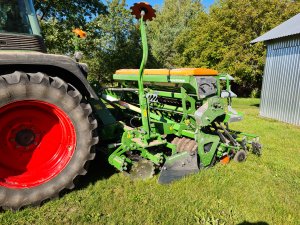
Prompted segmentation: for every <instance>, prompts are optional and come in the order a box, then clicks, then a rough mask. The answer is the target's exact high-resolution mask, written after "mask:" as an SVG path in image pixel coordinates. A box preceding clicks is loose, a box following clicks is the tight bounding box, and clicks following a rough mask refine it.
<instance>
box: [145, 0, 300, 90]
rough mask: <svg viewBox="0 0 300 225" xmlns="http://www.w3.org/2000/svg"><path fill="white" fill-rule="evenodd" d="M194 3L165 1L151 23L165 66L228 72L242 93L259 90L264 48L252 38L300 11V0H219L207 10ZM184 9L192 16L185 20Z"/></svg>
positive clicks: (156, 49) (155, 46)
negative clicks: (253, 42)
mask: <svg viewBox="0 0 300 225" xmlns="http://www.w3.org/2000/svg"><path fill="white" fill-rule="evenodd" d="M195 4H196V1H185V2H184V3H183V2H182V1H165V3H164V6H163V7H162V9H161V10H160V11H159V13H158V16H157V19H156V20H155V21H154V23H153V24H151V28H152V40H151V45H152V50H153V54H154V56H155V57H156V58H157V59H158V60H159V61H160V62H162V63H163V65H164V66H165V67H208V68H212V69H218V70H219V71H220V72H227V73H230V74H232V75H233V76H234V77H235V78H236V83H237V85H238V86H237V85H236V87H238V88H236V90H235V91H236V92H237V93H238V94H239V95H240V96H250V95H251V93H252V92H253V93H254V94H255V93H256V94H258V95H259V90H260V88H261V82H262V75H263V69H264V60H265V53H266V50H265V47H264V46H263V44H262V43H258V44H256V45H253V46H251V45H250V41H251V40H253V39H255V38H256V37H258V36H260V35H262V34H263V33H265V32H267V31H269V30H270V29H272V28H274V27H275V26H277V25H279V24H280V23H282V22H283V21H285V20H287V19H289V18H291V17H292V16H294V15H295V14H297V13H299V12H300V3H299V1H298V2H296V1H291V0H271V1H270V0H254V1H249V0H220V1H218V2H216V3H215V4H214V5H213V6H212V7H211V8H210V10H209V12H208V13H206V12H204V11H203V10H201V7H200V8H196V7H195ZM178 5H180V7H178ZM191 12H192V13H191ZM183 15H192V16H190V17H188V20H187V21H185V18H186V17H184V16H183Z"/></svg>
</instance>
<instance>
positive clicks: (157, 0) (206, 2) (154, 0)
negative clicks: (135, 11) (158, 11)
mask: <svg viewBox="0 0 300 225" xmlns="http://www.w3.org/2000/svg"><path fill="white" fill-rule="evenodd" d="M141 1H142V0H126V2H127V4H128V6H129V7H130V6H132V5H133V4H134V3H137V2H141ZM145 2H148V3H149V4H150V5H152V6H154V5H158V4H159V5H160V4H162V3H163V0H145ZM213 3H214V0H202V4H203V6H204V7H205V8H208V7H209V6H210V5H211V4H213Z"/></svg>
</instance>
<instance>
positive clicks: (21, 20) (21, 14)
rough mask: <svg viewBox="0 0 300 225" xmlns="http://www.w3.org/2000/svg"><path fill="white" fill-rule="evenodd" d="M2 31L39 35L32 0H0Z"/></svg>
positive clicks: (0, 30) (0, 28) (0, 27)
mask: <svg viewBox="0 0 300 225" xmlns="http://www.w3.org/2000/svg"><path fill="white" fill-rule="evenodd" d="M0 32H10V33H23V34H37V35H39V33H40V30H39V24H38V21H37V19H36V15H35V12H34V10H33V7H32V0H0Z"/></svg>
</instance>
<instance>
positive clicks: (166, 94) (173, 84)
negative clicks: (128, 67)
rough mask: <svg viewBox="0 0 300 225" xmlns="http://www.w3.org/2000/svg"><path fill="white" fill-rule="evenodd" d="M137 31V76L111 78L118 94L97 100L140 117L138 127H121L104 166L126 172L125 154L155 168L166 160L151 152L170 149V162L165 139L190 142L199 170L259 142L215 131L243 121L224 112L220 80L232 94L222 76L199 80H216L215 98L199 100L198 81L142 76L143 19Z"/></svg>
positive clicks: (105, 93) (111, 92)
mask: <svg viewBox="0 0 300 225" xmlns="http://www.w3.org/2000/svg"><path fill="white" fill-rule="evenodd" d="M140 30H141V37H142V45H143V58H142V62H141V65H140V69H139V72H138V76H137V75H136V74H125V75H124V74H121V75H120V74H114V76H113V78H114V80H115V81H118V82H119V83H120V84H121V85H122V86H121V88H119V89H118V88H111V89H106V90H104V91H103V94H102V98H103V99H105V100H106V101H107V102H110V104H112V105H113V106H114V107H117V108H118V109H119V110H121V111H124V112H127V113H128V111H131V112H132V116H134V115H137V116H139V117H140V118H141V122H142V123H141V126H140V127H137V128H131V127H128V126H126V125H124V127H123V134H122V138H121V143H120V144H119V147H118V148H117V149H115V148H114V146H112V147H113V148H112V149H111V152H110V155H109V159H108V160H109V163H110V164H111V165H113V166H114V167H115V168H117V169H118V170H120V171H123V170H127V169H128V168H129V167H130V165H131V164H132V163H133V162H132V161H131V160H130V158H128V157H127V153H128V152H132V151H134V152H137V153H138V154H139V155H140V156H141V157H143V158H146V159H148V160H150V161H151V162H153V163H154V164H155V165H160V164H161V163H162V162H163V161H164V160H165V159H167V158H168V155H166V154H165V153H164V151H161V150H159V151H153V148H155V149H170V150H171V155H172V156H173V155H175V154H177V151H176V148H177V146H176V145H175V144H171V143H169V142H168V141H167V139H166V137H168V135H173V136H177V137H187V138H190V139H194V140H195V141H196V142H197V143H198V156H199V158H200V165H201V166H203V167H208V166H210V165H212V164H213V162H214V161H215V159H221V158H223V157H224V156H229V157H233V156H234V154H235V153H236V152H238V151H240V150H248V149H250V148H251V144H252V142H253V141H256V140H257V138H258V137H257V136H256V135H251V134H245V133H241V132H234V131H231V130H229V129H227V130H226V129H225V128H224V126H222V125H220V124H225V125H226V127H227V128H228V122H230V121H231V118H232V117H233V116H235V117H236V118H239V117H242V114H241V113H238V112H237V113H235V112H234V111H232V110H231V111H230V109H229V108H228V110H227V111H226V109H225V104H224V101H223V100H222V99H221V93H222V90H221V89H222V87H221V80H225V82H226V85H225V90H226V91H227V92H228V93H229V92H230V93H231V86H230V79H231V77H230V76H229V75H227V74H219V75H218V76H204V78H207V77H210V78H211V77H214V78H215V79H216V84H217V90H216V93H215V94H214V93H212V94H211V95H209V96H206V97H200V94H199V87H198V85H199V83H198V82H199V79H198V77H196V76H180V75H177V76H170V75H165V74H161V75H157V74H155V75H151V74H150V75H147V76H144V70H145V66H146V64H147V59H148V43H147V35H146V24H145V22H144V20H143V15H142V17H141V19H140ZM197 79H198V80H197ZM166 84H168V85H166ZM169 86H170V87H169ZM136 87H137V88H136ZM134 95H137V96H138V99H139V101H138V102H134V101H133V99H136V98H135V97H133V96H134ZM147 96H148V97H147ZM149 96H153V97H154V99H155V98H164V99H168V100H171V101H175V103H174V104H173V103H161V102H159V101H155V100H153V101H151V100H150V99H149ZM231 97H232V96H230V94H229V97H228V98H227V104H228V106H230V107H231ZM225 136H226V138H225ZM233 136H234V137H233ZM223 139H226V140H223ZM179 156H180V154H179ZM176 158H177V157H176ZM179 158H180V157H179Z"/></svg>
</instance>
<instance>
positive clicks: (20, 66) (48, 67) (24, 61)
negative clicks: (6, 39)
mask: <svg viewBox="0 0 300 225" xmlns="http://www.w3.org/2000/svg"><path fill="white" fill-rule="evenodd" d="M0 67H5V68H7V69H11V70H12V69H14V70H20V71H23V70H27V71H26V72H30V70H33V69H38V70H37V71H33V72H44V73H46V74H48V73H49V72H51V71H55V72H56V74H57V71H62V72H63V73H61V74H58V75H61V76H62V77H61V78H62V79H63V80H64V81H66V82H68V83H71V84H73V85H74V86H77V88H78V89H80V91H83V92H85V93H84V94H86V95H87V96H88V95H90V97H91V98H93V99H96V100H98V99H99V98H98V96H97V94H96V93H95V91H94V90H93V88H92V87H91V86H90V85H89V83H88V81H87V79H86V77H85V75H86V71H84V70H83V69H82V66H80V64H79V63H76V62H75V61H74V60H73V59H71V58H70V57H67V56H63V55H53V54H44V53H40V52H25V51H24V52H13V51H3V52H1V53H0ZM48 75H50V74H48ZM73 75H74V76H75V77H74V76H73Z"/></svg>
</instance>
